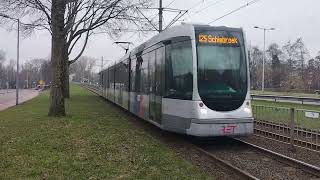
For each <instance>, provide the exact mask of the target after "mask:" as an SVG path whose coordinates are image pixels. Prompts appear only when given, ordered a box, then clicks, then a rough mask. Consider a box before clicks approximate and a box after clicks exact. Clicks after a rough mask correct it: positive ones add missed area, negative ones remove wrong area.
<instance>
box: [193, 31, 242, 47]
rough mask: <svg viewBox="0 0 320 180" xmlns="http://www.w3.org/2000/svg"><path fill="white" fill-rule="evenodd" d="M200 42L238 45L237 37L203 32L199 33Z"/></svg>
mask: <svg viewBox="0 0 320 180" xmlns="http://www.w3.org/2000/svg"><path fill="white" fill-rule="evenodd" d="M198 41H199V43H208V44H224V45H228V44H230V45H237V44H238V38H237V37H224V36H215V35H211V34H202V33H200V34H199V35H198Z"/></svg>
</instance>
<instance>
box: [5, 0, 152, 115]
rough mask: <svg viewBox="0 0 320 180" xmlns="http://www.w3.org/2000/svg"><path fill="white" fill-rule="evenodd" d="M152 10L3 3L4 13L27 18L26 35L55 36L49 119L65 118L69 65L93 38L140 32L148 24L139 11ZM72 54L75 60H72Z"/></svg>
mask: <svg viewBox="0 0 320 180" xmlns="http://www.w3.org/2000/svg"><path fill="white" fill-rule="evenodd" d="M148 6H150V2H149V1H148V0H7V1H1V2H0V7H1V10H0V12H1V13H6V14H8V15H11V16H19V17H24V16H27V17H28V20H29V22H27V23H23V27H24V28H23V29H24V30H25V31H28V30H32V29H46V30H48V31H49V32H50V33H51V35H52V53H51V54H52V57H51V61H52V62H51V65H52V72H53V74H52V78H53V80H52V86H51V93H50V99H51V104H50V110H49V115H52V116H61V115H62V116H64V115H65V110H64V97H69V77H68V76H69V65H70V64H72V63H74V62H75V61H77V60H78V59H79V57H80V56H81V55H82V54H83V52H84V50H85V48H86V46H87V43H88V39H89V37H90V36H91V35H93V34H94V33H98V32H101V31H103V32H106V33H107V34H109V35H110V36H113V35H118V34H119V33H121V32H122V29H127V27H128V26H130V25H132V24H133V25H135V26H139V28H140V26H143V25H145V24H143V21H142V19H143V18H140V17H139V16H138V12H137V11H136V9H137V8H143V7H148ZM24 19H27V18H24ZM81 42H82V44H81ZM79 44H80V45H79ZM77 46H80V48H79V49H77V48H76V47H77ZM76 50H78V51H77V52H75V51H76ZM71 54H75V56H74V57H72V58H71V57H70V55H71Z"/></svg>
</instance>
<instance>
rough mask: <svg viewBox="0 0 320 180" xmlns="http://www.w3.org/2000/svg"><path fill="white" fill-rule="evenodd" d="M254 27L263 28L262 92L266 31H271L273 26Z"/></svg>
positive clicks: (262, 88)
mask: <svg viewBox="0 0 320 180" xmlns="http://www.w3.org/2000/svg"><path fill="white" fill-rule="evenodd" d="M254 28H256V29H261V30H263V57H262V58H263V59H262V87H261V90H262V92H264V64H265V55H266V31H272V30H275V28H264V27H258V26H255V27H254Z"/></svg>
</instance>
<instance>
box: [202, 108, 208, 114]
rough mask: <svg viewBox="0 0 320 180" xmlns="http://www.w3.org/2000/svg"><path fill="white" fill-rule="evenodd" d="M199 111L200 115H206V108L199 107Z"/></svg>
mask: <svg viewBox="0 0 320 180" xmlns="http://www.w3.org/2000/svg"><path fill="white" fill-rule="evenodd" d="M200 113H201V114H202V115H207V113H208V112H207V110H206V109H200Z"/></svg>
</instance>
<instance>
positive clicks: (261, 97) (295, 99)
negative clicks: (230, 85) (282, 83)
mask: <svg viewBox="0 0 320 180" xmlns="http://www.w3.org/2000/svg"><path fill="white" fill-rule="evenodd" d="M251 99H252V100H254V99H256V100H271V101H274V102H277V101H282V102H291V103H301V104H304V103H308V104H318V105H319V104H320V98H312V97H296V96H275V95H256V94H252V95H251Z"/></svg>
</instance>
